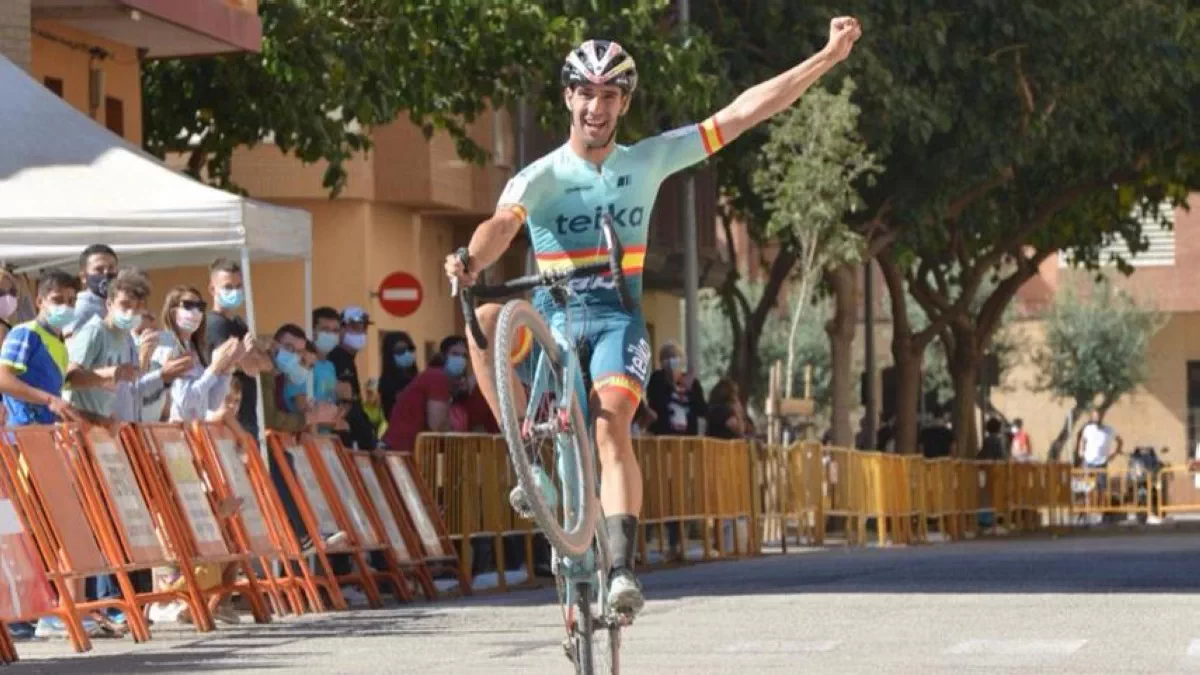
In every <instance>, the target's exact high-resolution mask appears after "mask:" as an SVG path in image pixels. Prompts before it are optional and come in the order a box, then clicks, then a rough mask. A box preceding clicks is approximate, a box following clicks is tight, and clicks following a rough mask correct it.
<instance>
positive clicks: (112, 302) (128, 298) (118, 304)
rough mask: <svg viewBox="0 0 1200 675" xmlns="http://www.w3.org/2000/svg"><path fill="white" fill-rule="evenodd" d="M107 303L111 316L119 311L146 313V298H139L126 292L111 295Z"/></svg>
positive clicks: (122, 312)
mask: <svg viewBox="0 0 1200 675" xmlns="http://www.w3.org/2000/svg"><path fill="white" fill-rule="evenodd" d="M107 304H108V315H109V316H110V317H111V316H114V315H116V314H118V313H121V314H128V313H133V314H144V313H145V311H146V302H145V301H144V300H139V299H137V298H136V297H134V296H132V295H130V294H128V293H124V292H121V293H117V294H116V297H112V296H110V297H109V298H108V303H107Z"/></svg>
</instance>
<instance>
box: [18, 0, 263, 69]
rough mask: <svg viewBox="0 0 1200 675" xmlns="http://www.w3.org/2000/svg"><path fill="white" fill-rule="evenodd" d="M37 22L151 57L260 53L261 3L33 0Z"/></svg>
mask: <svg viewBox="0 0 1200 675" xmlns="http://www.w3.org/2000/svg"><path fill="white" fill-rule="evenodd" d="M31 7H32V10H33V20H34V21H35V22H38V21H56V22H59V23H62V24H65V25H68V26H71V27H72V28H76V29H78V30H81V31H84V32H87V33H90V34H92V35H96V36H99V37H102V38H105V39H108V40H111V41H113V42H119V43H121V44H126V45H131V46H134V47H138V48H140V49H143V50H145V55H146V57H147V58H151V59H155V58H172V57H179V56H200V55H209V54H223V53H229V52H243V51H248V52H257V51H259V49H260V48H261V43H262V21H261V20H260V19H259V18H258V0H32V3H31Z"/></svg>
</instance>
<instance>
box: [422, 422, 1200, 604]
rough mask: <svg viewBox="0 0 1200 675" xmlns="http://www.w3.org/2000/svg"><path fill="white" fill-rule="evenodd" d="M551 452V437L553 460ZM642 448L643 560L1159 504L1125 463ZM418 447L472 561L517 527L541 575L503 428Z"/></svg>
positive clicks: (956, 532) (1185, 500)
mask: <svg viewBox="0 0 1200 675" xmlns="http://www.w3.org/2000/svg"><path fill="white" fill-rule="evenodd" d="M550 451H551V448H549V447H547V448H543V452H544V453H545V455H546V456H545V458H546V460H549V459H550V456H549V455H550ZM634 452H635V453H636V455H637V457H638V461H639V463H640V465H641V468H642V480H643V496H644V501H643V507H642V519H641V527H640V529H639V532H638V542H637V544H638V553H639V559H640V563H641V564H642V565H643V566H645V565H661V564H668V563H671V562H676V561H686V560H689V559H690V560H696V559H702V560H708V559H713V558H721V557H731V556H746V555H758V554H761V553H762V552H763V550H764V546H766V547H771V548H773V547H775V546H777V545H778V546H779V547H780V548H782V550H783V551H785V552H786V551H787V547H788V546H789V545H791V542H793V541H795V542H803V543H805V544H807V545H823V544H824V543H825V542H826V541H827V539H829V538H831V537H837V536H839V535H840V536H841V537H842V538H844V541H845V543H846V544H847V545H864V544H866V543H867V542H868V537H870V536H872V535H873V538H874V540H875V541H877V542H878V543H879V544H880V545H888V544H915V543H922V542H927V541H929V540H930V538H931V533H933V532H937V533H938V534H939V535H940V537H942V538H944V539H949V540H955V539H961V538H963V537H965V536H967V535H968V534H971V533H974V534H976V535H979V534H997V533H1002V532H1005V531H1030V530H1035V529H1040V528H1043V527H1051V528H1059V527H1063V526H1065V525H1067V524H1069V523H1070V522H1071V518H1072V516H1073V513H1076V512H1078V513H1089V512H1092V513H1094V512H1109V511H1114V510H1116V511H1120V512H1125V513H1136V512H1143V511H1146V510H1147V509H1152V508H1155V509H1156V508H1158V505H1157V503H1156V502H1155V503H1153V504H1152V505H1141V506H1139V505H1138V504H1136V503H1130V500H1129V499H1118V498H1116V497H1113V495H1114V494H1117V493H1118V492H1121V491H1123V490H1127V489H1129V488H1130V487H1131V484H1128V481H1126V480H1125V477H1124V476H1123V475H1115V474H1114V476H1113V477H1112V478H1107V477H1106V478H1105V480H1104V481H1098V480H1097V479H1096V478H1095V474H1096V472H1088V471H1076V472H1072V470H1071V468H1070V467H1069V466H1068V465H1065V464H1035V463H1026V464H1021V463H1011V462H981V461H968V460H957V459H935V460H929V459H925V458H922V457H919V456H900V455H892V454H884V453H877V452H862V451H858V450H850V449H846V448H832V447H822V446H820V445H819V444H817V443H813V442H802V443H797V444H794V445H792V446H791V447H781V446H774V445H761V444H758V443H755V442H747V441H722V440H716V439H706V438H682V437H644V438H639V439H637V440H636V441H635V444H634ZM416 456H417V464H418V467H419V468H420V470H421V472H422V477H423V480H424V481H425V482H426V484H427V485H428V487H429V488H430V491H431V492H432V493H433V494H435V495H437V499H438V503H439V505H440V507H441V508H442V509H443V510H444V514H445V520H446V524H447V528H448V529H449V531H450V534H451V537H452V538H453V539H454V540H455V541H457V542H459V546H460V548H461V556H462V559H463V561H464V563H463V564H464V565H470V564H471V557H472V553H473V552H472V546H471V542H472V541H475V540H478V539H480V538H488V539H490V540H491V541H492V542H493V547H494V551H495V553H496V559H497V561H498V562H501V561H503V560H504V559H505V555H504V554H505V546H506V544H507V545H508V546H509V547H511V546H512V545H513V539H514V538H516V539H517V540H518V541H520V542H521V544H522V548H524V551H523V553H524V558H525V568H526V570H527V574H526V577H525V580H523V581H520V583H521V584H528V583H531V581H530V580H532V579H533V578H534V574H533V571H534V569H535V560H534V555H535V545H534V542H535V534H536V533H535V532H534V530H533V525H532V523H531V522H528V521H523V520H520V519H518V518H517V517H516V516H515V514H513V512H512V510H511V509H510V507H509V505H508V499H507V495H508V491H509V489H510V488H511V487H512V486H513V485H514V481H515V478H514V476H513V474H512V471H511V469H510V467H509V461H508V454H507V449H506V448H505V445H504V441H503V439H502V438H500V437H493V436H482V435H468V434H449V435H434V434H425V435H422V436H421V437H420V438H419V439H418V441H417V450H416ZM1116 478H1120V479H1121V481H1120V482H1118V481H1116V480H1115V479H1116ZM1097 482H1103V483H1104V485H1105V486H1106V487H1105V489H1104V490H1100V489H1097V487H1096V483H1097ZM1147 485H1148V484H1147ZM1157 485H1158V491H1159V492H1160V493H1166V494H1168V495H1169V496H1170V499H1169V500H1165V501H1164V503H1163V504H1162V505H1161V511H1162V512H1164V513H1166V512H1182V511H1196V512H1200V482H1197V477H1196V474H1195V473H1194V472H1188V471H1186V470H1168V471H1165V472H1164V473H1163V474H1162V475H1161V476H1160V478H1159V481H1158V484H1157ZM1164 486H1165V487H1164ZM1083 487H1088V489H1087V490H1084V489H1082V488H1083ZM1089 491H1090V492H1093V493H1095V495H1093V496H1090V497H1089V496H1088V494H1087V493H1088V492H1089ZM1135 501H1136V500H1135ZM1150 501H1151V502H1154V500H1150ZM872 529H873V530H874V532H871V530H872ZM504 567H505V565H503V564H498V565H497V577H498V579H497V583H498V586H499V587H500V588H501V589H506V588H508V587H509V586H511V585H514V584H515V583H517V582H516V580H512V579H510V578H509V577H510V575H511V571H507V573H506V570H504V569H503V568H504Z"/></svg>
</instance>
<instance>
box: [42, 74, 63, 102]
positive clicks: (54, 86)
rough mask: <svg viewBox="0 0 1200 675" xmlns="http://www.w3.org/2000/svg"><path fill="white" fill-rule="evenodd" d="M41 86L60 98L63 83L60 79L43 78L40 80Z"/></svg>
mask: <svg viewBox="0 0 1200 675" xmlns="http://www.w3.org/2000/svg"><path fill="white" fill-rule="evenodd" d="M42 84H44V85H46V88H47V89H49V90H50V91H52V92H54V94H55V95H56V96H58V97H59V98H62V95H63V81H62V80H61V79H59V78H57V77H44V78H42Z"/></svg>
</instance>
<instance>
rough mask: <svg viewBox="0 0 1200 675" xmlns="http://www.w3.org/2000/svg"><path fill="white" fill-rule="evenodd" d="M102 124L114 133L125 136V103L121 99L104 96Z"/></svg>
mask: <svg viewBox="0 0 1200 675" xmlns="http://www.w3.org/2000/svg"><path fill="white" fill-rule="evenodd" d="M104 126H106V127H108V130H109V131H111V132H113V133H114V134H116V135H118V136H121V137H122V138H124V137H125V103H124V102H122V101H121V99H119V98H113V97H111V96H105V97H104Z"/></svg>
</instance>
